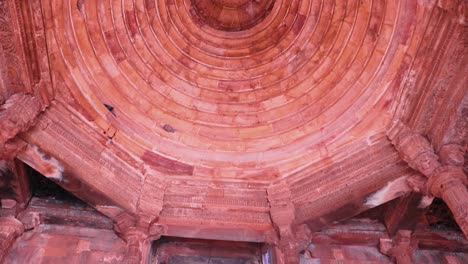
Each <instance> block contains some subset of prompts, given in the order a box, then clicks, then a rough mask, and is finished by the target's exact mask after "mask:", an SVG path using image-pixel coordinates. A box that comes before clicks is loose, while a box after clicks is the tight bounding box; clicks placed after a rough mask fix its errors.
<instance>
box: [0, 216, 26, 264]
mask: <svg viewBox="0 0 468 264" xmlns="http://www.w3.org/2000/svg"><path fill="white" fill-rule="evenodd" d="M23 232H24V227H23V224H22V223H21V222H20V221H18V220H17V219H16V218H13V217H0V263H3V261H4V259H5V257H6V255H7V253H8V250H9V249H10V247H11V246H12V245H13V243H14V242H15V240H16V238H17V237H19V236H20V235H22V234H23Z"/></svg>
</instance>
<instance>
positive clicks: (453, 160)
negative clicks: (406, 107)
mask: <svg viewBox="0 0 468 264" xmlns="http://www.w3.org/2000/svg"><path fill="white" fill-rule="evenodd" d="M388 137H389V138H390V140H391V141H392V143H393V145H394V146H395V148H396V149H397V151H398V152H399V153H400V156H401V158H402V159H403V160H404V161H405V162H407V163H408V165H409V166H410V167H411V168H413V169H415V170H417V171H419V172H421V173H422V174H423V175H424V176H425V177H427V181H426V182H424V184H423V185H422V186H420V187H419V188H418V189H421V190H422V191H423V193H426V194H428V195H433V196H437V197H440V198H442V199H443V200H444V202H445V203H446V204H447V205H448V207H449V208H450V210H451V211H452V213H453V215H454V218H455V221H456V222H457V223H458V225H459V226H460V228H461V230H462V232H463V233H464V234H465V236H466V237H468V191H467V188H466V184H467V178H466V175H465V174H464V171H463V167H461V166H460V165H463V161H464V158H462V157H463V156H464V153H463V150H464V148H463V147H458V148H457V147H453V146H447V147H446V148H445V149H443V150H441V152H440V153H441V156H440V158H441V160H439V156H438V155H436V154H435V152H434V150H433V148H432V146H431V144H430V143H429V141H428V140H427V139H426V138H425V137H423V136H421V135H419V134H416V133H414V132H413V131H412V130H411V129H410V128H408V127H407V126H406V125H405V124H403V123H402V122H395V123H394V124H393V126H392V128H391V129H390V130H389V132H388Z"/></svg>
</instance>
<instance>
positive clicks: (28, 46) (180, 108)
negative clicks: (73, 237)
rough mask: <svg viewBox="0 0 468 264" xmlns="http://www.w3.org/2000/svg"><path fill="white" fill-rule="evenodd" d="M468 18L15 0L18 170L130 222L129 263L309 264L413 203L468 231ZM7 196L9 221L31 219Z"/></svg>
mask: <svg viewBox="0 0 468 264" xmlns="http://www.w3.org/2000/svg"><path fill="white" fill-rule="evenodd" d="M467 10H468V9H467V4H466V1H462V0H447V1H439V0H424V1H408V0H396V1H392V0H385V1H376V0H363V1H357V0H345V1H308V0H301V1H296V0H282V1H279V0H278V1H275V0H257V1H253V0H210V1H195V0H179V1H176V0H157V1H156V0H115V1H89V0H88V1H86V0H70V1H62V0H31V1H15V0H0V41H1V43H0V105H1V106H0V159H6V160H12V159H13V158H15V157H16V158H18V159H19V160H21V161H23V162H25V163H26V164H28V165H29V166H30V167H32V168H33V169H35V170H36V171H38V172H39V173H41V174H42V175H43V176H45V177H47V178H48V179H50V180H52V181H53V182H55V183H56V184H58V185H60V186H61V187H63V188H64V189H66V190H67V191H69V192H71V193H73V194H75V195H76V196H77V197H79V198H80V199H82V200H84V201H85V202H86V203H87V204H89V205H90V206H92V207H94V208H95V209H96V210H98V211H99V212H101V213H103V214H105V215H106V216H107V217H109V218H110V219H112V221H113V222H114V224H115V231H117V232H118V233H119V235H120V236H121V237H122V238H124V239H126V242H127V249H126V250H127V252H126V253H123V255H121V257H122V259H124V258H125V260H126V261H127V260H128V262H141V261H145V255H147V252H148V250H147V248H148V245H149V243H150V242H149V241H150V240H152V239H159V237H161V236H176V237H185V238H192V239H197V238H202V239H217V240H232V241H244V242H248V241H250V242H261V243H266V244H268V245H269V246H270V247H271V248H272V250H275V251H278V254H277V256H278V260H277V261H283V262H286V263H297V262H299V261H300V254H299V253H300V252H301V251H303V250H304V249H305V248H306V246H307V244H308V243H309V240H310V239H309V238H310V233H311V232H312V233H313V232H317V231H319V230H322V229H323V228H326V227H327V226H330V225H333V224H336V223H337V222H338V221H341V220H344V219H348V218H351V217H353V216H355V215H357V214H359V213H360V212H363V211H366V210H369V209H371V208H375V207H378V206H380V205H382V204H385V203H387V202H389V201H391V200H393V199H395V198H398V197H401V196H403V195H407V194H408V193H410V192H412V191H419V192H422V193H423V195H424V196H425V200H424V203H425V205H427V204H429V203H430V201H431V196H439V197H442V198H443V199H444V200H446V202H447V204H448V205H449V207H450V208H451V209H452V210H453V212H454V215H455V218H456V219H457V221H458V223H459V224H460V226H461V228H462V230H463V231H464V232H465V234H466V233H467V230H468V229H467V228H468V225H467V207H468V206H467V204H466V201H468V197H467V192H466V186H465V184H466V164H465V163H466V160H467V159H468V158H467V156H466V153H465V152H466V138H467V126H466V124H467V123H468V122H467V113H468V110H467V109H468V108H467V106H468V96H467V93H466V87H467V83H468V75H467V74H466V72H467V70H468V63H467V62H468V50H467V49H468V46H467V45H466V43H467V36H468V27H467V22H466V21H467V19H466V18H467ZM43 110H44V112H43V113H41V114H40V115H39V113H40V112H41V111H43ZM393 124H397V125H395V126H393V127H392V125H393ZM401 124H407V127H405V126H402V125H401ZM389 129H390V130H389ZM386 135H388V137H387V136H386ZM392 143H393V144H392ZM464 166H465V167H464ZM424 177H426V178H427V179H428V180H427V181H426V179H425V178H424ZM0 182H6V181H5V180H2V181H0ZM8 188H9V187H8ZM8 188H6V189H8ZM10 189H11V188H10ZM7 196H8V195H4V194H0V198H2V200H1V202H2V213H5V212H6V210H10V209H12V208H13V207H17V205H20V204H21V205H23V204H25V202H24V201H20V200H21V199H18V198H17V197H16V198H15V197H7ZM10 196H11V195H10ZM26 196H27V195H26ZM26 196H25V197H26ZM22 200H27V199H22ZM399 201H402V202H401V203H400V205H399V206H397V207H398V208H403V209H401V210H411V208H412V207H413V206H416V202H415V201H414V200H410V201H405V200H399ZM418 206H419V205H418ZM3 207H4V208H3ZM388 212H390V211H388ZM406 212H408V211H406ZM397 215H398V210H396V211H394V212H393V216H390V213H389V218H392V219H393V220H391V222H392V223H393V224H392V226H393V228H389V229H391V230H389V231H390V233H391V234H392V235H393V234H395V233H398V231H399V229H400V227H402V226H403V225H400V223H403V222H405V219H404V218H398V217H397ZM406 215H411V214H406ZM29 216H30V217H31V219H35V218H33V217H32V216H31V215H30V214H29ZM30 222H34V221H33V220H31V221H30ZM388 223H389V222H388ZM29 224H31V223H29ZM31 225H32V224H31ZM410 226H412V225H408V226H407V227H405V228H409V229H411V227H410ZM389 239H390V238H389ZM39 240H40V239H39ZM39 240H38V241H39ZM41 241H42V240H41ZM44 241H48V238H46V239H45V240H44ZM41 243H42V242H41ZM44 243H46V242H44ZM47 243H48V242H47ZM47 243H46V244H47ZM366 250H367V249H366ZM366 250H364V251H363V252H366ZM373 250H374V251H375V250H376V248H374V249H373ZM338 251H339V250H338ZM371 251H372V250H371ZM371 251H369V252H370V253H369V254H370V255H372V254H374V253H373V252H374V251H372V252H371ZM144 252H146V253H144ZM340 252H341V251H339V252H338V253H336V255H337V256H339V255H340V254H342V253H340ZM343 252H344V251H343ZM91 259H93V258H91ZM337 259H339V258H337ZM376 259H378V258H376ZM192 260H193V259H192ZM112 261H114V260H112ZM119 261H120V259H119ZM168 261H169V260H168ZM174 261H175V260H172V262H174ZM177 261H185V260H177ZM201 261H202V260H201ZM219 261H221V262H223V261H227V260H219ZM447 261H450V260H447Z"/></svg>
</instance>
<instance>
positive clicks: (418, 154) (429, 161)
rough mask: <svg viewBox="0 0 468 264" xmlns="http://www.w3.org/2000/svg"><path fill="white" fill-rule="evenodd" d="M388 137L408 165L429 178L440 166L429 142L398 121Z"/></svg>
mask: <svg viewBox="0 0 468 264" xmlns="http://www.w3.org/2000/svg"><path fill="white" fill-rule="evenodd" d="M388 137H389V139H390V140H391V141H392V144H393V145H394V146H395V148H396V149H397V151H398V152H399V154H400V156H401V158H402V159H403V160H404V161H406V162H407V163H408V165H409V166H410V167H411V168H413V169H415V170H418V171H420V172H421V173H422V174H424V175H425V176H427V177H429V176H430V175H431V174H432V173H433V172H434V170H435V169H436V168H437V167H439V166H440V162H439V160H438V156H437V155H436V154H435V153H434V149H433V148H432V146H431V144H430V143H429V141H428V140H427V139H426V138H425V137H423V136H421V135H419V134H416V133H414V132H413V131H411V130H410V129H409V128H408V127H407V126H406V125H405V124H403V123H402V122H400V121H398V122H396V123H395V124H394V125H393V126H392V128H391V129H390V130H389V132H388Z"/></svg>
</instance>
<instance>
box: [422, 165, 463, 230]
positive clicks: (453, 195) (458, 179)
mask: <svg viewBox="0 0 468 264" xmlns="http://www.w3.org/2000/svg"><path fill="white" fill-rule="evenodd" d="M465 184H466V176H465V174H464V173H463V169H462V168H461V167H455V166H450V165H448V166H442V167H439V168H437V170H436V171H435V172H434V173H433V176H431V177H430V178H429V179H428V181H427V186H428V188H430V190H429V191H430V193H432V194H433V195H434V196H437V197H440V198H442V199H443V200H444V202H445V203H446V204H447V206H448V207H449V208H450V211H451V212H452V214H453V217H454V218H455V221H456V222H457V224H458V226H459V227H460V229H461V230H462V232H463V234H465V237H468V190H467V189H466V185H465Z"/></svg>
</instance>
